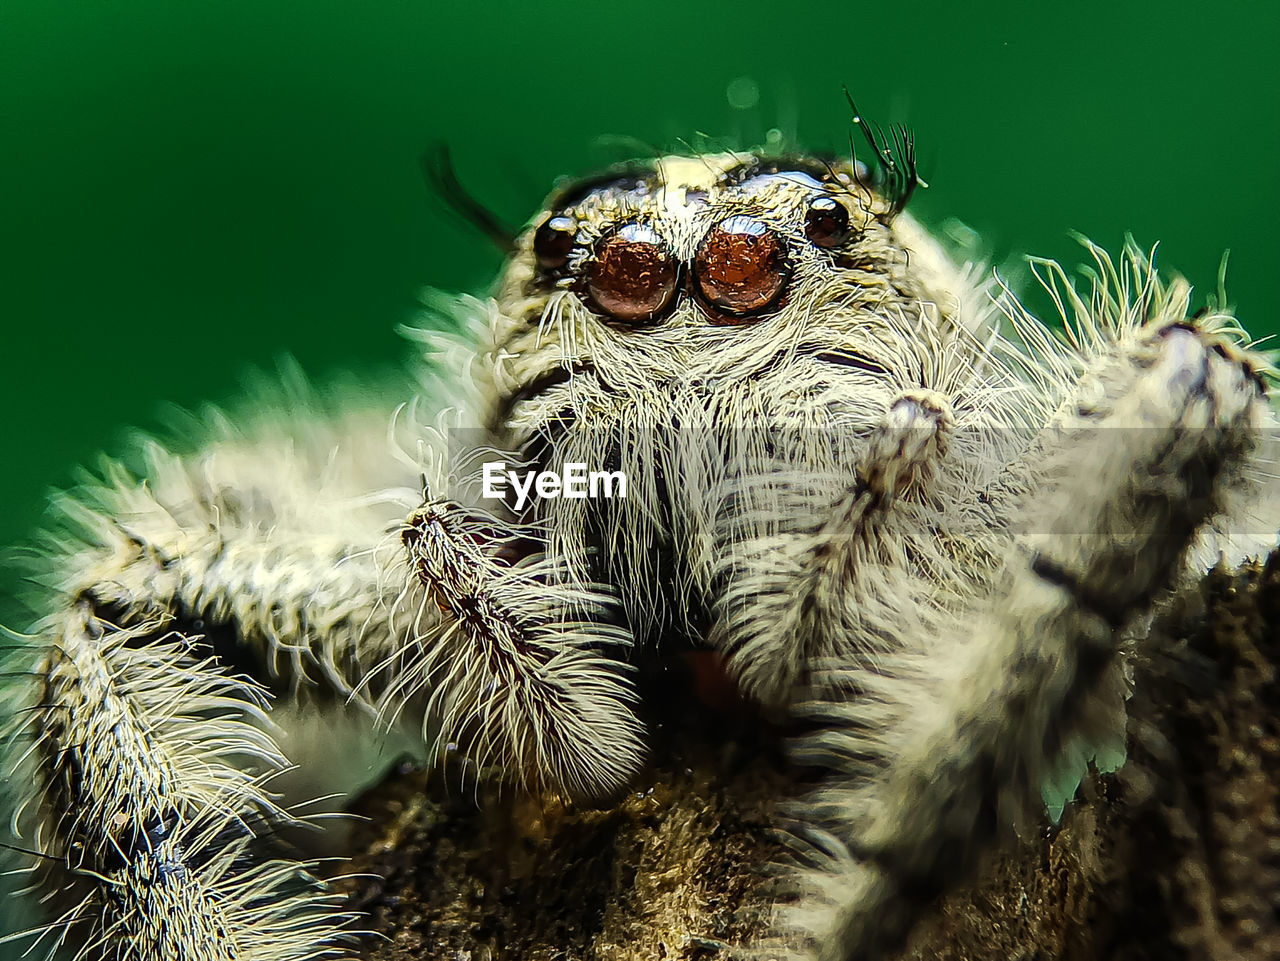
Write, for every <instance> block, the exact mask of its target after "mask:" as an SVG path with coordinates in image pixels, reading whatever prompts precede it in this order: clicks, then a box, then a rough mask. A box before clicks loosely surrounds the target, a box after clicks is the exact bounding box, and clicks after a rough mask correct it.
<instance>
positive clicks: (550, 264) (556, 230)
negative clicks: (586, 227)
mask: <svg viewBox="0 0 1280 961" xmlns="http://www.w3.org/2000/svg"><path fill="white" fill-rule="evenodd" d="M577 233H578V225H577V224H576V223H575V222H574V220H573V218H571V217H564V216H553V217H548V218H547V219H546V220H545V221H543V223H542V225H541V226H539V227H538V229H537V230H535V231H534V233H533V255H534V257H536V258H537V259H538V266H539V267H541V268H542V269H543V270H559V269H560V268H561V267H563V266H564V265H565V264H567V263H568V262H569V255H570V254H571V253H573V242H574V237H575V236H577Z"/></svg>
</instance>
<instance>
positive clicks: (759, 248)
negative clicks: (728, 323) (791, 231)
mask: <svg viewBox="0 0 1280 961" xmlns="http://www.w3.org/2000/svg"><path fill="white" fill-rule="evenodd" d="M693 270H694V277H695V279H696V281H697V288H698V293H699V294H700V295H701V296H702V299H703V301H704V302H705V303H706V304H707V305H708V306H710V307H711V308H712V309H713V310H715V311H716V312H717V313H719V314H722V315H727V316H729V317H731V318H732V317H750V316H756V315H759V314H762V313H765V312H767V311H769V310H770V309H771V308H773V307H775V306H777V304H778V303H779V301H780V300H781V299H782V294H783V292H784V291H785V290H786V287H787V281H788V280H789V279H790V277H791V265H790V264H789V263H788V262H787V248H786V244H785V243H784V242H783V240H782V238H781V237H779V236H778V235H777V234H776V233H774V231H772V230H770V229H769V227H768V225H766V224H765V223H764V222H763V221H761V220H757V219H756V218H755V217H748V216H745V215H741V214H739V215H735V216H733V217H727V218H725V219H724V220H722V221H720V223H718V224H716V225H715V226H714V227H712V228H711V229H710V230H709V231H707V235H706V236H705V237H703V238H702V242H701V243H700V244H698V250H697V252H696V253H695V254H694V256H693Z"/></svg>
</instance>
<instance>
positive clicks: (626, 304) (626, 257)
mask: <svg viewBox="0 0 1280 961" xmlns="http://www.w3.org/2000/svg"><path fill="white" fill-rule="evenodd" d="M678 281H679V268H678V266H677V264H676V261H675V258H674V257H672V256H671V251H670V250H669V249H668V248H667V245H666V244H665V243H664V242H663V240H662V238H661V237H659V236H658V233H657V231H655V230H654V229H653V228H652V227H649V226H646V225H645V224H637V223H629V224H623V225H622V226H621V227H619V228H618V229H617V230H615V231H613V232H612V233H611V234H608V235H607V236H605V237H603V238H601V240H600V242H599V243H598V244H597V245H596V250H595V256H594V257H592V258H591V261H590V262H589V263H588V264H587V269H586V274H585V276H584V286H585V288H586V293H587V297H588V298H589V299H590V302H591V304H592V306H593V307H595V309H596V310H598V311H599V312H600V313H602V314H606V315H608V316H609V317H612V318H613V319H614V320H620V321H623V322H624V323H628V324H638V323H645V322H647V321H652V320H655V319H656V318H657V317H658V315H659V314H661V313H662V312H663V311H664V310H665V309H666V308H667V307H668V306H670V304H671V302H672V300H673V298H674V297H675V292H676V287H677V285H678Z"/></svg>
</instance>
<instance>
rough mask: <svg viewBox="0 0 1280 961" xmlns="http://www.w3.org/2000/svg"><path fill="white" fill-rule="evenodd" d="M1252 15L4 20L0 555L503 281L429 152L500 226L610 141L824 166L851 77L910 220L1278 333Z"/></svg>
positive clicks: (1081, 8)
mask: <svg viewBox="0 0 1280 961" xmlns="http://www.w3.org/2000/svg"><path fill="white" fill-rule="evenodd" d="M1274 9H1275V8H1274V7H1273V6H1272V5H1270V4H1264V3H1244V2H1231V3H1220V4H1216V5H1212V6H1211V5H1210V4H1207V3H1203V2H1178V3H1165V4H1147V3H1142V4H1138V3H1123V2H1114V0H1113V2H1109V3H1092V2H1087V3H1080V2H1077V3H1060V4H1036V3H1030V2H1027V0H1020V2H1015V0H1003V2H998V3H977V4H961V3H954V2H938V0H914V2H912V3H908V4H902V5H900V6H898V7H896V8H895V7H894V6H891V5H887V4H884V3H877V4H859V3H845V4H836V3H825V4H802V3H795V2H776V0H775V2H768V3H762V2H756V0H751V2H746V0H743V2H738V3H732V4H728V3H726V4H717V3H703V4H694V3H689V2H683V3H673V2H670V0H651V2H648V3H645V4H643V5H627V4H608V3H605V2H601V0H597V2H558V3H545V4H537V3H533V2H525V3H511V2H487V3H471V4H466V3H438V2H437V3H427V2H421V0H420V2H416V3H411V2H389V0H381V2H365V3H336V2H333V0H312V2H310V3H305V4H304V3H298V2H284V0H252V2H250V0H219V2H216V3H214V2H182V3H174V2H172V0H112V2H101V0H80V2H77V3H66V2H55V0H4V3H3V5H0V131H3V150H0V282H2V287H0V291H2V293H0V297H2V299H0V310H2V311H3V330H4V335H3V336H4V349H3V352H2V354H0V356H2V358H3V377H0V450H2V451H3V452H4V466H3V470H0V505H3V506H2V507H0V544H5V543H11V542H13V541H14V540H15V539H18V538H20V537H21V536H23V535H24V533H25V532H26V531H28V530H29V529H30V528H31V527H32V526H33V525H35V524H36V523H38V521H39V517H40V513H41V511H42V509H43V506H42V505H43V499H44V495H45V492H46V491H47V490H48V489H49V488H50V487H51V486H53V485H58V484H65V483H67V482H68V481H69V480H70V479H71V477H72V467H73V466H74V465H75V464H76V463H79V462H84V461H86V460H90V459H91V458H92V457H93V456H94V455H95V453H96V452H97V451H99V450H101V449H104V448H106V449H111V448H119V446H120V445H121V443H122V440H123V438H124V436H125V435H124V432H125V429H126V428H127V427H128V426H130V425H135V426H141V427H144V428H145V427H149V426H154V425H155V424H157V423H158V418H157V414H158V412H159V410H160V407H161V402H162V401H174V402H177V403H179V404H184V405H190V404H195V403H197V402H199V401H201V400H206V399H213V400H228V399H232V398H234V396H235V394H236V392H237V390H238V389H239V385H240V376H241V375H242V373H243V372H244V371H245V370H246V369H247V368H248V367H251V366H259V367H271V366H272V365H273V364H274V362H275V358H277V357H278V356H280V355H282V354H285V353H290V354H293V355H294V356H296V357H297V358H298V359H299V360H300V361H301V363H302V365H303V366H304V367H305V368H306V369H307V370H308V371H310V372H312V373H313V374H314V375H316V376H317V377H319V378H320V379H321V380H323V378H324V377H325V376H326V375H327V374H331V373H332V372H334V371H336V370H337V369H339V368H342V367H354V368H357V369H361V370H369V369H374V368H378V367H379V366H385V365H389V364H392V363H394V362H395V361H396V360H397V359H399V358H400V357H402V356H403V355H404V353H405V351H406V345H405V344H404V343H403V342H402V341H401V340H400V339H399V338H397V337H396V335H395V334H394V333H393V328H394V327H395V325H396V324H398V323H400V322H403V321H405V320H407V319H410V318H411V317H412V315H413V312H414V305H415V300H416V293H417V291H418V289H419V288H420V287H421V286H424V285H429V286H436V287H442V288H446V289H461V290H475V289H479V288H480V287H482V285H483V284H484V283H485V282H486V280H487V279H488V278H489V277H490V276H491V275H492V272H493V271H494V269H495V267H496V266H497V259H496V255H495V254H494V253H493V252H492V251H491V250H490V249H489V248H488V247H487V246H486V243H485V241H484V240H483V239H482V238H480V237H479V236H478V235H477V234H475V233H474V232H473V231H471V230H470V229H469V228H468V227H467V226H466V225H464V224H461V223H459V222H458V221H457V220H456V219H455V218H453V217H452V216H451V215H449V214H448V212H447V211H445V210H444V209H443V208H442V206H441V205H440V203H439V202H438V201H436V200H434V199H433V198H432V197H431V196H430V195H429V193H428V192H427V190H426V189H425V188H424V186H423V183H422V181H421V178H420V176H419V173H418V167H417V163H418V157H419V155H420V153H421V152H422V151H423V149H424V148H425V147H426V146H427V145H428V144H430V143H431V142H432V141H434V140H438V139H444V140H447V141H448V142H449V143H450V144H451V145H452V146H453V152H454V158H455V162H456V164H457V166H458V168H459V171H460V175H461V176H462V178H463V180H464V181H465V182H466V183H468V184H469V185H472V186H473V187H474V189H475V191H476V192H477V193H479V194H480V195H482V196H483V197H484V198H485V199H486V200H487V201H488V202H489V203H490V204H491V205H492V206H494V207H495V208H497V209H498V210H499V211H501V212H502V213H503V214H504V215H505V216H506V217H507V218H508V219H509V220H512V221H522V220H524V219H525V218H527V217H528V216H529V214H530V213H531V212H532V211H533V210H534V208H535V205H536V204H537V202H538V200H539V199H540V197H541V196H542V194H543V193H544V191H545V190H546V188H547V187H548V186H549V185H550V183H551V181H552V180H553V178H554V177H556V176H557V175H560V174H564V173H582V172H586V171H588V170H590V169H591V168H592V167H593V166H595V165H598V164H600V163H603V162H607V161H609V160H612V159H616V158H617V157H618V155H619V150H618V149H617V148H615V147H610V146H609V144H608V142H607V141H606V140H602V138H605V137H609V136H613V137H615V139H616V138H618V137H621V138H634V139H635V141H637V142H643V143H649V144H654V145H657V146H667V147H670V146H674V145H678V143H679V140H680V138H691V137H693V136H694V135H695V134H698V133H705V134H707V135H710V136H712V137H715V138H720V140H721V141H722V142H724V143H726V144H730V145H741V144H747V143H750V142H752V141H757V140H759V139H761V138H762V137H763V136H764V134H765V132H766V131H767V130H768V129H769V128H773V127H776V128H778V129H780V130H782V131H784V132H786V133H788V134H792V133H794V135H795V136H796V137H797V138H798V140H799V142H800V143H802V144H805V145H807V146H810V147H819V148H820V147H828V148H830V147H835V148H841V147H842V146H843V145H844V144H846V138H847V129H848V128H847V121H848V111H847V108H846V106H845V103H844V99H843V96H842V94H841V91H840V85H841V84H842V83H847V84H848V85H849V86H850V87H851V88H853V90H854V91H855V92H856V94H857V95H858V97H859V98H860V100H861V106H862V109H863V111H864V112H865V113H866V114H868V115H870V116H872V117H874V118H877V119H880V120H882V121H884V120H898V121H906V122H907V123H909V124H910V125H912V126H913V127H914V128H915V130H916V132H917V136H918V140H919V143H920V152H921V157H922V170H923V173H924V175H925V177H926V178H927V179H928V180H929V181H930V182H931V183H932V187H931V188H930V189H929V190H928V191H926V192H925V193H924V194H923V195H922V196H920V197H919V199H918V200H917V201H916V202H915V203H914V204H913V207H914V209H915V210H916V212H917V213H918V214H920V215H922V216H923V217H925V218H926V219H927V220H929V221H931V222H933V223H935V224H936V223H940V222H941V221H942V220H943V219H944V218H946V217H956V218H958V219H959V220H960V221H963V222H964V223H966V224H968V225H969V226H971V227H973V228H974V229H976V230H977V231H978V232H979V233H980V234H981V235H982V236H983V237H984V238H985V242H986V244H987V247H986V252H987V254H988V256H990V257H991V258H992V259H993V260H994V261H995V262H1009V261H1010V258H1011V257H1013V255H1014V254H1015V253H1016V252H1022V251H1028V252H1035V253H1040V254H1047V255H1050V256H1055V257H1059V258H1065V259H1067V260H1071V261H1073V262H1074V261H1075V260H1077V259H1078V249H1077V248H1076V247H1075V246H1074V244H1073V242H1072V241H1071V240H1069V239H1068V237H1067V234H1066V231H1067V230H1068V229H1074V230H1079V231H1083V232H1085V233H1087V234H1088V235H1090V236H1091V237H1093V238H1095V239H1096V240H1098V241H1100V242H1102V243H1104V244H1105V245H1107V246H1109V247H1112V248H1115V247H1117V246H1118V245H1119V243H1120V242H1121V240H1122V237H1123V235H1124V233H1125V232H1126V231H1132V232H1133V233H1134V234H1135V235H1136V237H1137V238H1138V239H1139V240H1141V241H1142V242H1144V243H1150V242H1152V241H1154V240H1157V239H1159V240H1160V241H1161V242H1162V245H1163V246H1162V250H1163V253H1162V257H1161V260H1162V263H1163V264H1164V265H1165V267H1166V269H1168V268H1177V269H1178V270H1181V271H1182V272H1184V273H1185V274H1187V275H1188V276H1189V277H1191V278H1192V279H1193V281H1194V282H1196V283H1197V285H1198V287H1199V289H1200V290H1201V291H1202V292H1207V291H1210V290H1212V289H1213V288H1214V286H1215V283H1216V275H1217V270H1218V264H1219V261H1220V258H1221V254H1222V252H1223V250H1224V249H1226V248H1231V251H1232V255H1231V266H1230V273H1229V278H1228V281H1229V283H1228V290H1229V293H1230V294H1231V299H1232V301H1233V302H1234V303H1235V304H1236V306H1237V307H1238V310H1239V313H1240V315H1241V317H1242V318H1243V319H1244V320H1245V322H1246V324H1247V325H1248V326H1250V327H1251V329H1252V330H1253V331H1254V332H1255V333H1264V332H1269V331H1272V330H1276V329H1278V328H1280V285H1278V284H1277V274H1278V273H1280V239H1278V238H1280V233H1278V232H1277V231H1278V222H1280V177H1277V173H1278V171H1277V156H1280V152H1278V150H1277V146H1278V140H1280V123H1278V122H1277V121H1278V120H1280V107H1278V106H1277V94H1276V91H1277V89H1278V88H1280V84H1278V83H1277V80H1278V79H1280V77H1278V75H1280V68H1278V67H1277V51H1278V50H1280V15H1278V14H1277V13H1275V12H1273V11H1274ZM739 78H746V81H749V82H743V81H741V80H739ZM735 80H739V82H737V83H736V84H734V81H735ZM731 84H732V85H733V86H732V89H733V90H734V91H735V94H734V97H733V98H731V97H730V96H728V95H727V92H728V91H729V90H730V89H731ZM753 84H754V86H755V88H757V89H758V90H759V98H758V103H757V104H756V105H755V106H753V107H749V108H747V109H741V108H739V107H735V106H732V105H731V103H730V100H731V99H736V100H737V101H738V102H742V101H743V100H744V99H745V100H746V101H750V99H751V97H750V90H751V87H752V85H753ZM622 152H624V153H625V152H627V151H625V150H623V151H622ZM630 152H632V153H635V152H638V148H633V149H632V150H631V151H630ZM394 400H396V398H390V399H389V401H388V405H389V406H390V404H391V403H392V402H393V401H394Z"/></svg>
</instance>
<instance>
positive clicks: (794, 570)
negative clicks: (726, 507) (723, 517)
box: [711, 390, 954, 707]
mask: <svg viewBox="0 0 1280 961" xmlns="http://www.w3.org/2000/svg"><path fill="white" fill-rule="evenodd" d="M953 427H954V418H953V415H952V412H951V404H950V401H949V400H948V398H947V397H946V396H945V395H943V394H941V393H938V392H935V391H927V390H906V391H903V392H901V393H900V394H899V395H898V396H897V397H896V398H894V399H893V400H892V401H891V402H890V403H889V405H888V407H887V409H886V410H885V411H884V414H883V416H882V418H881V421H880V423H879V424H877V425H876V426H875V428H874V429H873V430H872V431H871V433H870V436H869V438H868V442H867V445H866V448H865V450H864V451H863V453H862V456H861V457H860V458H859V467H858V469H857V479H856V482H855V483H854V484H853V485H852V486H848V487H846V488H845V489H844V490H843V491H839V492H837V493H836V494H835V496H834V498H832V497H831V494H830V492H826V491H821V490H819V491H817V492H815V493H814V494H810V493H809V492H805V493H804V494H803V495H802V496H804V497H806V498H808V497H812V498H813V499H814V500H815V501H816V503H810V504H808V505H807V506H800V505H797V504H794V503H792V504H788V506H787V508H786V511H785V513H786V515H787V516H789V517H791V518H796V519H798V520H799V521H800V523H801V525H803V526H802V527H801V529H800V530H798V531H797V530H780V531H767V532H765V533H763V534H762V535H761V534H758V533H757V532H755V531H751V533H752V534H755V535H756V536H753V537H749V538H744V539H743V540H741V541H738V542H737V543H731V544H730V545H729V549H727V550H725V551H724V557H725V561H724V562H723V563H722V565H721V570H720V576H721V578H722V579H723V580H724V581H725V582H726V584H727V585H728V586H727V589H726V590H725V591H724V593H723V594H722V595H721V597H720V599H719V601H718V608H717V612H718V618H717V620H716V624H715V627H714V629H713V632H712V636H711V640H712V643H713V644H714V646H715V647H716V649H717V650H718V651H720V652H721V653H722V654H723V655H724V656H725V657H726V659H727V667H728V669H729V671H730V673H731V674H732V675H733V676H734V677H735V678H736V679H737V681H738V684H739V685H740V687H741V688H742V690H743V691H744V693H747V694H749V695H750V696H752V697H754V698H755V699H756V700H758V701H759V702H760V703H762V704H764V705H767V706H770V707H785V706H786V705H788V704H789V703H791V702H792V700H793V699H794V697H795V695H796V692H797V689H798V688H800V687H801V686H803V685H805V684H808V683H810V682H811V681H812V676H811V671H812V668H813V667H814V666H815V665H818V664H821V663H824V662H829V661H833V660H846V661H847V660H848V659H849V658H850V657H866V656H869V655H870V654H872V653H873V652H875V651H877V650H882V649H883V648H884V642H883V640H882V636H883V634H884V632H885V629H886V627H887V625H895V626H896V625H897V623H898V622H899V620H900V618H899V615H898V612H897V609H896V606H894V607H892V608H890V607H886V606H885V605H884V604H883V603H882V602H883V599H885V598H892V597H900V596H901V590H902V589H906V585H903V586H902V588H900V589H895V588H894V587H893V586H891V585H886V584H880V585H865V586H867V587H868V588H869V589H867V590H863V591H858V592H857V593H856V594H853V593H851V591H850V584H851V578H850V571H851V570H855V569H861V570H863V571H870V570H876V571H883V572H884V573H885V576H891V575H892V574H893V572H894V571H903V570H907V569H909V565H907V564H898V565H891V564H886V563H885V558H884V557H883V556H882V555H881V554H880V552H881V551H882V550H885V549H890V550H895V549H896V545H895V544H894V542H893V539H892V538H889V539H883V538H879V537H878V532H879V531H880V530H881V529H883V528H884V527H885V526H887V525H891V524H892V518H893V516H894V513H895V511H901V510H903V509H906V510H908V511H910V510H913V509H914V506H915V505H904V504H902V503H901V499H902V497H903V495H904V494H906V493H907V492H908V491H909V490H911V489H912V488H917V487H922V486H923V485H922V484H921V482H922V481H924V480H926V479H927V477H928V475H929V474H930V473H931V471H932V468H933V466H934V465H935V464H936V463H937V461H938V460H939V459H940V458H941V457H943V456H945V453H946V449H947V444H948V439H949V437H950V434H951V431H952V429H953ZM833 500H834V503H833ZM753 507H754V505H753ZM815 518H816V520H815ZM730 529H731V526H730ZM864 584H865V582H864ZM881 608H883V610H881ZM878 615H883V616H878Z"/></svg>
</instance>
